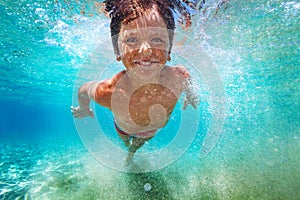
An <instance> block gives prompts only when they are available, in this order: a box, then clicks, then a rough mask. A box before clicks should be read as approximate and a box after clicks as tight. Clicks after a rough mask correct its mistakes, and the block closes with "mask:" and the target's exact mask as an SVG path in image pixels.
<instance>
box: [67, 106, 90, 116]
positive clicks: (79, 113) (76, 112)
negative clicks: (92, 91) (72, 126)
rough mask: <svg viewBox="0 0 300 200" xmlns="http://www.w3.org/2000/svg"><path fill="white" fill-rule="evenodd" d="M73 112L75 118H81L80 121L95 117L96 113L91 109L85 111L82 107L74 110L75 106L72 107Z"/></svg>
mask: <svg viewBox="0 0 300 200" xmlns="http://www.w3.org/2000/svg"><path fill="white" fill-rule="evenodd" d="M71 112H72V114H73V116H74V117H75V118H79V119H81V118H83V117H86V116H90V117H94V113H93V111H92V109H90V108H88V109H84V108H82V107H80V106H78V107H76V108H74V107H73V106H71Z"/></svg>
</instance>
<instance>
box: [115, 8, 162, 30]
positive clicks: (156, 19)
mask: <svg viewBox="0 0 300 200" xmlns="http://www.w3.org/2000/svg"><path fill="white" fill-rule="evenodd" d="M129 17H130V16H129ZM152 27H156V28H160V29H165V30H166V29H167V26H166V24H165V22H164V20H163V17H162V16H161V14H160V13H159V12H158V9H157V6H156V5H153V7H152V8H148V9H146V10H144V11H142V14H140V15H139V16H138V17H137V18H135V19H133V20H131V21H129V22H123V23H122V24H121V30H120V31H121V32H122V31H124V30H133V29H135V30H137V29H147V28H152Z"/></svg>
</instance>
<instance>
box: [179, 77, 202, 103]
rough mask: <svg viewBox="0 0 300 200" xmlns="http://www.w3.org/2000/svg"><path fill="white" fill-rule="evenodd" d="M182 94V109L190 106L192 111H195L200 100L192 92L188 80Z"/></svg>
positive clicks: (190, 83)
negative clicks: (183, 94) (183, 95)
mask: <svg viewBox="0 0 300 200" xmlns="http://www.w3.org/2000/svg"><path fill="white" fill-rule="evenodd" d="M184 92H185V95H186V96H185V99H184V105H183V109H186V107H187V106H188V105H192V106H193V108H194V109H197V106H198V105H199V103H200V99H199V97H198V95H197V94H196V92H195V91H194V90H193V85H192V82H191V81H190V79H189V78H188V79H186V83H185V88H184Z"/></svg>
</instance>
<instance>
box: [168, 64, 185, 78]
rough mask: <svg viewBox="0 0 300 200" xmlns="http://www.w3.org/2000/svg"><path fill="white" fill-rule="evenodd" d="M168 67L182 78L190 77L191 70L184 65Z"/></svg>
mask: <svg viewBox="0 0 300 200" xmlns="http://www.w3.org/2000/svg"><path fill="white" fill-rule="evenodd" d="M167 69H168V71H170V72H171V73H172V74H173V75H175V76H179V77H180V78H184V79H188V78H190V72H189V71H188V70H187V69H186V68H185V67H184V66H183V65H177V66H173V67H168V68H167Z"/></svg>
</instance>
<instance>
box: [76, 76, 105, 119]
mask: <svg viewBox="0 0 300 200" xmlns="http://www.w3.org/2000/svg"><path fill="white" fill-rule="evenodd" d="M98 84H99V82H97V81H92V82H88V83H85V84H83V85H82V86H81V87H80V89H79V91H78V102H79V106H78V107H76V108H74V107H72V106H71V112H72V114H73V115H74V117H76V118H83V117H86V116H91V117H94V113H93V111H92V109H90V101H91V99H92V100H94V96H95V92H96V89H97V86H98Z"/></svg>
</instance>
